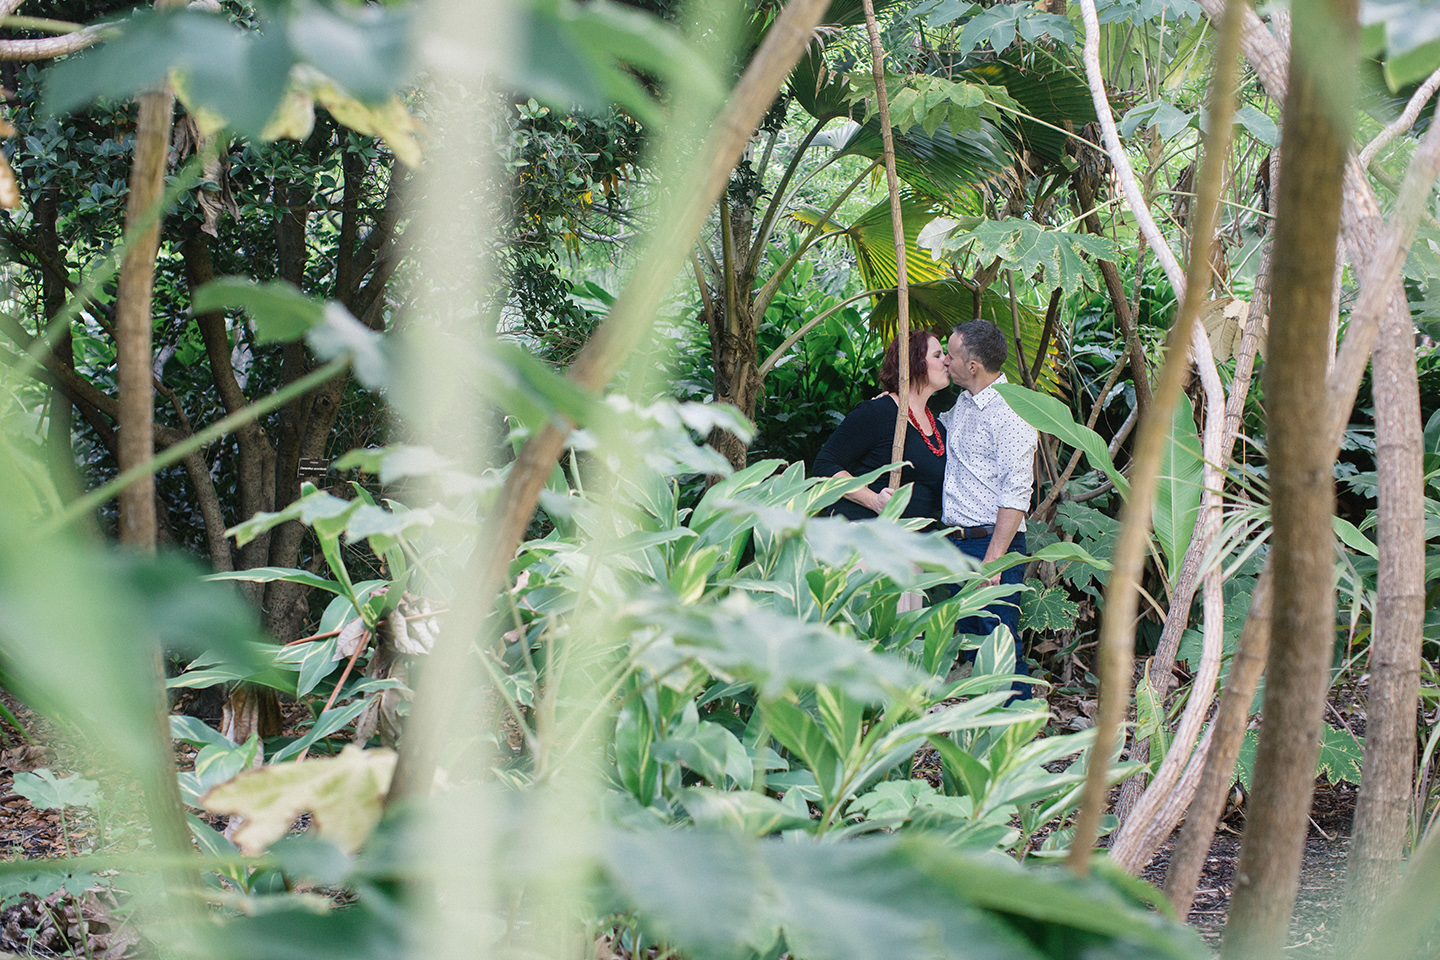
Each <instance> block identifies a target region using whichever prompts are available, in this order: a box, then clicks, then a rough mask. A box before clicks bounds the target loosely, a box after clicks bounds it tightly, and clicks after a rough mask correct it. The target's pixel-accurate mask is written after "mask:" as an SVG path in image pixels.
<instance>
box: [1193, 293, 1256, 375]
mask: <svg viewBox="0 0 1440 960" xmlns="http://www.w3.org/2000/svg"><path fill="white" fill-rule="evenodd" d="M1249 311H1250V304H1249V303H1247V302H1246V301H1244V300H1237V299H1235V298H1234V297H1221V298H1219V299H1218V300H1206V301H1205V302H1204V303H1202V304H1201V305H1200V322H1201V323H1203V324H1204V325H1205V332H1206V333H1207V334H1209V335H1210V349H1211V351H1212V352H1214V354H1215V359H1216V360H1217V361H1223V360H1229V359H1230V358H1231V357H1233V356H1235V354H1236V353H1238V352H1239V350H1240V338H1241V337H1242V335H1243V334H1244V332H1245V316H1246V314H1247V313H1249ZM1262 356H1263V354H1262Z"/></svg>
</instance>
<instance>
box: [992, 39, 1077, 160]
mask: <svg viewBox="0 0 1440 960" xmlns="http://www.w3.org/2000/svg"><path fill="white" fill-rule="evenodd" d="M965 76H966V77H967V78H969V79H972V80H976V81H979V82H981V83H987V84H990V85H991V86H997V87H1003V88H1005V92H1006V93H1008V94H1010V96H1011V97H1012V98H1013V99H1014V100H1015V101H1016V102H1017V103H1019V104H1020V107H1021V109H1023V110H1024V111H1025V114H1026V115H1025V116H1021V117H1017V118H1015V121H1016V122H1015V124H1014V125H1013V126H1012V127H1009V128H1008V129H1007V132H1011V135H1012V136H1015V137H1016V139H1018V140H1019V141H1020V142H1021V143H1022V144H1023V145H1024V146H1025V147H1026V148H1027V149H1028V150H1029V151H1030V152H1031V153H1032V154H1034V155H1036V156H1038V157H1039V158H1040V159H1042V160H1045V161H1047V162H1050V163H1055V162H1058V161H1059V160H1060V158H1061V157H1063V156H1064V155H1065V149H1066V147H1067V146H1068V144H1069V141H1070V138H1069V137H1067V136H1066V135H1065V133H1063V132H1062V131H1065V130H1073V131H1075V132H1077V133H1078V132H1079V130H1080V128H1081V127H1083V126H1085V124H1087V123H1093V122H1094V120H1095V101H1094V100H1092V99H1091V97H1090V88H1089V87H1088V86H1087V85H1086V83H1085V80H1084V79H1083V77H1082V76H1081V75H1080V74H1079V73H1078V72H1077V71H1076V70H1075V69H1074V68H1073V67H1071V66H1069V65H1068V64H1065V63H1063V62H1061V61H1060V60H1058V59H1056V58H1054V57H1052V56H1049V55H1047V54H1043V53H1039V52H1034V51H1031V53H1030V55H1027V56H1025V57H1024V58H1023V59H1022V57H1021V56H1020V55H1019V54H1018V53H1017V52H1014V51H1012V52H1010V53H1008V54H1006V55H1005V56H1003V57H1001V58H999V59H997V60H989V61H986V62H984V63H982V64H979V65H978V66H975V67H972V68H971V69H969V70H967V71H966V72H965ZM1057 127H1058V128H1059V129H1056V128H1057Z"/></svg>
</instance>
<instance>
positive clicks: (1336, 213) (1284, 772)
mask: <svg viewBox="0 0 1440 960" xmlns="http://www.w3.org/2000/svg"><path fill="white" fill-rule="evenodd" d="M1357 11H1358V4H1357V3H1355V2H1354V0H1327V2H1325V3H1324V4H1316V5H1315V8H1314V9H1310V10H1307V11H1306V12H1305V14H1304V15H1303V16H1301V17H1298V18H1297V19H1296V21H1295V23H1294V25H1293V40H1292V56H1291V63H1290V76H1289V91H1288V95H1287V96H1286V98H1285V105H1284V109H1283V115H1282V129H1283V130H1284V144H1283V153H1282V154H1281V160H1280V163H1281V176H1280V189H1279V204H1278V206H1279V217H1278V218H1277V221H1276V227H1275V249H1274V267H1273V269H1274V278H1273V283H1274V296H1273V299H1272V304H1273V309H1272V311H1271V318H1270V351H1269V362H1268V363H1267V364H1266V368H1265V396H1266V401H1267V404H1268V410H1267V424H1268V426H1267V443H1268V452H1269V458H1268V459H1269V464H1270V480H1271V513H1272V516H1273V522H1274V532H1273V533H1272V539H1271V559H1272V561H1273V563H1274V569H1275V581H1274V599H1273V606H1272V614H1271V615H1272V627H1271V642H1270V657H1269V667H1270V680H1269V684H1268V686H1267V689H1266V698H1265V715H1264V723H1263V726H1262V728H1261V733H1260V745H1259V748H1258V750H1257V754H1256V762H1255V776H1254V781H1253V782H1254V790H1253V791H1252V792H1251V796H1250V805H1249V813H1248V816H1247V821H1246V828H1245V839H1244V843H1243V846H1242V848H1241V854H1240V863H1239V866H1238V868H1237V871H1236V884H1235V892H1234V895H1233V901H1232V903H1233V906H1232V908H1231V912H1230V917H1229V920H1228V922H1227V924H1226V927H1225V937H1224V943H1223V946H1222V956H1223V957H1225V958H1231V957H1234V958H1239V957H1246V958H1249V957H1256V956H1266V955H1274V954H1275V953H1276V952H1277V951H1279V949H1280V947H1281V946H1282V945H1283V942H1284V938H1285V934H1286V930H1287V928H1288V926H1289V922H1290V913H1291V910H1292V909H1293V907H1294V903H1295V894H1296V891H1297V885H1298V879H1299V868H1300V857H1301V855H1302V853H1303V850H1304V844H1305V833H1306V830H1307V829H1308V827H1309V817H1308V813H1309V810H1310V800H1311V795H1312V792H1313V789H1314V781H1315V758H1316V754H1317V752H1318V749H1319V746H1318V732H1319V727H1320V720H1321V712H1322V710H1323V709H1324V698H1325V691H1326V687H1327V685H1328V683H1327V681H1328V680H1329V664H1330V657H1331V652H1332V649H1333V641H1334V631H1335V624H1334V610H1335V596H1334V585H1333V579H1334V556H1333V550H1334V547H1333V537H1332V534H1331V530H1330V518H1331V516H1332V514H1333V512H1334V481H1333V479H1332V476H1331V466H1332V459H1333V458H1332V457H1331V456H1330V455H1329V450H1328V448H1327V446H1326V445H1324V444H1318V443H1316V442H1315V438H1316V436H1317V435H1320V434H1321V433H1322V432H1323V430H1324V429H1325V427H1326V426H1327V424H1326V423H1325V419H1326V418H1325V403H1326V395H1325V382H1326V369H1327V366H1328V360H1329V347H1328V337H1329V323H1330V319H1329V318H1330V299H1331V298H1330V288H1331V284H1332V283H1333V281H1334V271H1333V266H1334V262H1335V248H1336V244H1337V241H1338V239H1339V227H1340V205H1341V188H1342V183H1343V175H1344V168H1345V161H1346V151H1347V150H1348V149H1349V146H1350V138H1351V131H1352V124H1353V113H1352V106H1351V104H1352V101H1353V94H1352V92H1351V89H1352V86H1353V82H1354V70H1355V66H1354V61H1355V49H1356V38H1357V36H1358V30H1357V26H1356V24H1357Z"/></svg>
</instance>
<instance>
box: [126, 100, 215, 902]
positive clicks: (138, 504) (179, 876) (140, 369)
mask: <svg viewBox="0 0 1440 960" xmlns="http://www.w3.org/2000/svg"><path fill="white" fill-rule="evenodd" d="M173 108H174V94H173V92H172V91H171V90H170V87H169V86H168V85H165V86H163V87H162V88H161V89H160V90H157V91H154V92H152V93H147V94H145V95H143V96H142V97H140V101H139V120H138V124H137V129H136V134H135V156H134V159H133V161H132V163H131V167H130V195H129V197H128V198H127V200H126V204H125V229H126V233H127V235H132V236H134V242H133V244H132V245H131V247H130V249H129V252H128V253H127V254H126V256H125V260H124V262H123V263H122V264H121V266H120V280H119V287H118V293H117V297H116V301H117V302H116V322H115V328H116V330H115V332H116V337H115V339H116V352H117V367H118V374H117V379H118V381H119V393H120V404H119V406H120V411H119V412H120V418H119V420H120V438H119V439H120V457H119V467H120V472H121V473H124V472H125V471H126V470H129V469H131V468H133V467H136V466H139V465H140V464H143V463H145V462H146V461H147V460H149V459H150V458H151V456H153V455H154V448H155V440H154V414H155V409H154V383H153V376H154V374H153V372H152V370H151V353H150V351H151V346H150V298H151V291H152V287H153V283H154V272H155V256H156V253H157V251H158V249H159V246H160V217H159V215H158V213H157V212H156V210H155V208H156V207H158V206H159V204H160V202H161V199H162V197H163V195H164V191H165V171H166V167H167V165H168V160H169V143H170V122H171V112H172V110H173ZM147 216H153V217H154V221H153V223H151V225H150V226H149V227H147V228H145V229H144V230H143V231H141V232H140V233H139V234H138V236H136V235H134V233H133V231H136V230H138V229H139V227H140V225H141V223H142V222H143V221H144V219H145V218H146V217H147ZM155 534H156V513H155V482H154V478H153V477H152V476H146V477H145V478H144V479H143V480H141V481H139V482H137V483H135V484H133V485H132V486H130V487H127V488H126V489H125V490H124V491H123V492H122V493H121V495H120V542H121V543H122V544H125V545H126V546H129V547H131V548H132V549H135V550H140V551H145V552H153V551H154V549H155ZM149 656H150V658H151V660H152V676H153V678H154V687H153V689H152V691H151V692H150V694H149V696H150V697H151V699H152V701H153V705H154V714H153V724H154V736H155V738H156V739H155V743H154V747H155V756H154V757H153V759H152V762H151V764H150V765H149V766H150V769H148V770H147V771H146V772H145V775H144V777H143V779H142V781H141V790H142V792H143V794H144V797H145V806H146V811H147V813H148V815H149V819H150V829H151V839H152V840H153V842H154V844H155V847H156V849H157V850H159V851H160V852H161V853H162V854H164V855H167V856H171V857H178V856H181V855H182V854H184V853H186V852H189V851H190V850H191V844H190V830H189V828H188V827H187V826H186V823H185V819H184V816H183V811H184V809H185V808H184V806H183V804H182V801H181V798H180V787H179V784H178V783H177V782H176V780H175V772H174V768H173V766H172V764H171V763H170V758H169V751H168V750H167V749H165V747H167V746H168V745H169V743H170V728H169V723H168V721H167V720H166V718H165V710H164V693H163V687H162V686H161V683H160V679H161V677H162V676H163V673H162V672H161V664H160V647H159V645H158V644H156V646H155V648H154V651H153V653H151V654H149ZM167 876H168V877H169V878H170V881H171V883H173V884H180V885H184V886H189V885H191V883H192V882H193V881H194V879H195V876H194V874H193V873H192V872H189V871H183V870H179V869H176V868H171V870H170V871H169V872H168V873H167ZM191 907H192V902H191V901H189V900H188V899H187V896H186V894H183V893H182V894H181V895H180V896H179V897H176V898H174V899H173V901H172V903H171V908H172V909H174V910H177V911H184V912H188V911H189V910H190V909H191Z"/></svg>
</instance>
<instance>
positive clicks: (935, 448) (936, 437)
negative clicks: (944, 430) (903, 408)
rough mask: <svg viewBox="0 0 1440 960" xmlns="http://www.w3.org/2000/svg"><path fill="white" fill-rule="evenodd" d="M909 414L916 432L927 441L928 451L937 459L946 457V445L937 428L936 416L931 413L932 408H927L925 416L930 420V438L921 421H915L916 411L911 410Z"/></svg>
mask: <svg viewBox="0 0 1440 960" xmlns="http://www.w3.org/2000/svg"><path fill="white" fill-rule="evenodd" d="M907 413H908V414H909V416H910V423H911V424H912V425H913V426H914V427H915V430H916V432H918V433H919V434H920V439H921V440H924V441H925V447H926V449H928V450H929V451H930V452H931V453H933V454H935V456H937V457H943V456H945V443H944V441H942V440H941V439H940V431H939V430H938V429H936V427H935V414H933V413H931V412H930V408H929V407H926V408H925V416H927V417H929V418H930V433H929V435H928V436H927V435H926V433H925V429H924V428H923V427H921V426H920V421H919V420H916V419H915V411H914V410H909V411H907ZM932 438H933V442H932Z"/></svg>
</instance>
